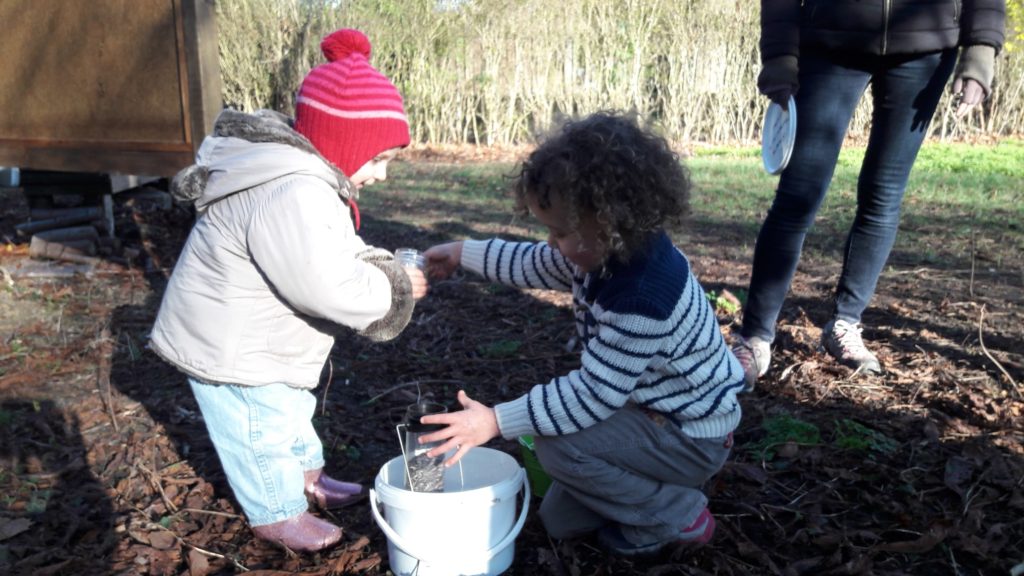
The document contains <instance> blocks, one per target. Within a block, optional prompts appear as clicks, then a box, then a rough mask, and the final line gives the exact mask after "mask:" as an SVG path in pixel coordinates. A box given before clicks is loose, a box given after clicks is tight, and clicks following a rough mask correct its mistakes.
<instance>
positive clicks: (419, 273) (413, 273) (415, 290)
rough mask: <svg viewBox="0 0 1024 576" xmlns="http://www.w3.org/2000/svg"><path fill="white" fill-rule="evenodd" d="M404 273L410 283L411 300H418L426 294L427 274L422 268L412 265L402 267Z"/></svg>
mask: <svg viewBox="0 0 1024 576" xmlns="http://www.w3.org/2000/svg"><path fill="white" fill-rule="evenodd" d="M403 270H405V273H406V274H407V275H408V276H409V282H411V283H412V298H413V300H419V299H420V298H423V297H424V296H426V295H427V289H428V287H429V286H428V284H427V276H426V274H424V273H423V270H420V269H419V268H413V267H412V266H405V267H403Z"/></svg>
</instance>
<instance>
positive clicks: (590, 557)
mask: <svg viewBox="0 0 1024 576" xmlns="http://www.w3.org/2000/svg"><path fill="white" fill-rule="evenodd" d="M116 210H117V216H118V230H119V232H118V235H119V237H121V238H122V240H123V242H124V244H125V246H126V247H128V248H131V249H134V250H136V251H137V255H136V254H135V252H129V253H128V255H129V262H128V265H122V264H117V263H113V262H105V263H104V264H102V265H101V266H99V267H96V268H94V269H92V270H91V271H90V272H89V273H88V274H87V275H84V274H78V275H67V273H68V272H73V271H74V270H73V269H69V268H66V267H65V268H61V267H58V268H56V269H54V268H52V267H51V268H46V269H43V268H39V267H38V266H39V265H38V264H36V263H34V262H32V261H31V260H30V259H29V258H28V256H27V246H26V244H25V243H24V241H23V240H21V239H19V238H18V237H17V235H16V234H15V233H14V225H15V224H17V223H18V222H21V221H24V220H25V218H26V216H27V207H26V206H25V204H24V202H23V199H22V197H21V195H20V194H18V193H15V192H10V191H8V192H0V234H2V236H0V237H2V238H4V240H5V242H4V243H0V267H2V271H0V276H2V277H0V282H2V283H3V285H2V286H0V313H2V317H0V336H2V339H0V430H2V437H0V493H2V494H3V497H2V498H3V499H2V502H0V572H3V573H8V574H33V575H48V574H87V575H90V574H153V575H173V574H188V575H193V576H200V575H206V574H231V573H241V572H245V571H249V573H250V574H260V575H266V574H291V573H303V574H321V575H327V574H368V575H377V574H387V573H388V569H389V567H388V557H387V540H386V538H385V536H384V535H383V534H382V532H381V530H380V529H379V528H378V527H377V526H376V525H375V523H374V522H373V520H372V518H371V515H370V511H369V506H359V507H354V508H350V509H346V510H343V511H341V512H340V513H337V514H330V513H326V512H323V511H319V512H318V513H320V514H323V515H324V516H326V517H328V518H331V519H333V520H335V521H336V522H337V523H339V524H340V525H342V526H343V527H344V529H345V537H344V540H343V542H342V544H341V545H339V546H338V547H335V548H333V549H331V550H328V551H326V552H324V553H321V554H314V555H308V554H299V555H296V554H291V553H289V552H287V551H284V550H281V549H278V548H275V547H273V546H270V545H267V544H264V543H261V542H260V541H257V540H255V539H254V538H253V536H252V532H251V531H250V530H249V528H248V527H247V526H246V524H245V522H244V519H243V518H242V517H241V516H240V509H239V507H238V505H237V503H235V502H234V500H233V497H232V494H231V491H230V489H229V488H228V486H227V484H226V481H225V479H224V475H223V473H222V471H221V468H220V465H219V463H218V461H217V457H216V454H215V453H214V451H213V449H212V446H211V444H210V442H209V440H208V438H207V435H206V431H205V428H204V425H203V422H202V420H201V418H200V416H199V413H198V409H197V407H196V405H195V402H194V400H193V399H192V396H191V394H190V393H189V391H188V389H187V385H186V383H185V380H184V378H183V376H182V375H181V374H179V373H178V372H176V371H175V370H174V369H172V368H171V367H169V366H168V365H166V364H164V363H163V362H161V361H160V360H159V359H158V358H156V357H155V356H154V355H153V354H152V353H151V352H149V351H147V349H146V338H147V334H148V331H149V328H150V326H151V323H152V321H153V319H154V317H155V313H156V310H157V307H158V305H159V301H160V298H161V295H162V291H163V287H164V285H165V283H166V277H167V275H168V274H169V272H170V270H171V269H172V267H173V265H174V261H175V258H176V255H177V252H178V250H179V249H180V246H181V244H182V242H183V239H184V237H185V234H187V230H188V227H189V225H190V223H191V221H192V220H191V219H192V216H191V214H190V213H189V212H188V211H187V210H184V209H181V208H172V209H170V210H166V209H163V208H160V207H155V206H152V205H147V204H146V203H144V202H132V201H130V199H127V198H118V200H117V202H116ZM388 219H389V214H387V213H386V210H385V211H384V212H383V213H382V212H378V213H376V214H372V215H368V214H364V218H363V232H362V233H363V235H364V237H365V238H366V239H367V241H368V242H370V243H373V244H376V245H379V246H381V247H384V248H388V249H394V248H396V247H399V246H420V247H425V246H428V245H430V244H432V243H434V242H436V241H438V240H443V239H444V238H443V237H439V236H438V234H437V233H436V232H429V233H428V232H427V231H424V230H420V229H417V228H414V227H408V226H406V227H400V228H396V227H395V226H393V225H392V226H384V225H383V224H385V223H386V222H387V221H388ZM385 229H386V230H387V233H386V234H385V233H383V232H382V231H383V230H385ZM396 230H398V231H397V232H396ZM1017 233H1020V231H1019V230H1018V232H1017ZM732 234H736V232H731V231H729V230H726V229H723V228H722V227H721V226H715V225H713V224H710V223H705V224H702V223H700V222H695V223H694V225H693V230H692V233H691V235H690V237H689V238H688V246H690V247H692V250H690V257H691V260H692V262H693V265H694V268H695V270H696V272H697V274H698V276H699V278H700V279H701V282H702V283H703V285H704V288H705V289H706V290H708V291H715V292H716V293H717V294H721V293H722V291H723V290H728V291H732V292H738V291H739V290H741V289H743V288H745V286H746V281H747V275H748V274H749V251H748V249H744V248H742V247H743V246H749V244H750V243H751V239H749V238H747V239H743V238H738V237H732V236H731V235H732ZM941 234H942V231H941V230H939V231H936V237H935V239H934V240H935V242H936V245H941V244H942V242H943V241H944V238H943V237H942V236H941ZM1004 256H1005V257H1004V258H1003V257H1001V258H999V259H998V260H997V259H995V258H989V260H986V261H984V262H978V263H975V262H974V261H973V259H972V261H970V262H949V263H948V265H938V266H937V265H929V266H919V265H916V264H915V263H913V261H912V259H911V260H910V261H906V262H902V261H900V259H899V258H896V259H895V262H894V265H893V267H892V269H891V270H888V271H887V272H886V273H885V275H884V276H883V279H882V282H881V283H880V286H879V292H878V295H877V297H876V299H875V301H874V302H873V305H872V307H871V309H870V310H869V312H868V314H867V316H866V318H865V324H866V325H867V326H868V328H867V330H866V332H865V336H866V338H867V339H869V340H870V341H872V342H874V343H876V347H877V349H878V351H879V353H880V357H881V359H882V360H883V362H884V364H885V366H886V367H887V370H888V371H887V373H886V375H884V376H881V377H865V376H861V375H855V374H852V373H851V371H849V370H847V369H845V368H842V367H840V366H837V365H836V364H834V363H833V362H830V361H829V360H828V359H827V358H826V357H824V356H823V355H822V354H821V353H819V352H818V351H817V349H816V348H817V346H816V343H817V338H818V336H819V334H820V330H819V328H818V326H820V324H821V323H823V322H824V320H825V319H826V315H827V313H828V310H829V308H828V299H829V294H830V290H831V286H832V285H833V283H834V281H835V274H836V269H835V265H834V262H829V263H823V262H814V261H809V262H804V263H803V264H801V268H800V271H799V274H798V277H797V279H796V283H795V284H794V287H793V292H792V294H791V297H790V299H789V300H788V301H787V305H786V308H785V309H784V311H783V316H782V318H781V319H780V326H781V328H780V334H779V340H778V343H777V348H776V352H775V358H774V361H773V365H772V369H771V371H770V372H769V374H768V375H767V376H766V378H765V379H763V380H762V381H761V382H759V384H758V387H757V389H756V390H755V391H754V392H752V393H750V394H746V395H744V397H743V398H742V406H743V410H744V419H743V422H742V424H741V426H740V428H739V430H738V431H737V433H736V447H735V450H734V454H733V456H732V458H731V459H730V461H729V463H728V464H727V465H726V466H725V468H724V469H723V470H722V471H721V472H720V473H719V474H718V475H717V476H716V477H715V478H714V480H713V481H712V482H711V483H710V484H709V485H708V486H707V487H706V492H707V494H708V496H709V499H710V509H711V510H712V512H713V513H714V514H715V517H716V519H717V525H718V530H717V532H716V536H715V539H714V541H713V544H712V545H711V546H709V547H706V548H704V549H701V550H698V551H683V550H672V551H667V552H666V553H664V554H661V555H659V556H658V557H656V558H651V559H644V560H626V559H621V558H615V557H611V556H608V555H607V554H606V553H604V552H603V551H602V550H601V548H600V546H599V545H598V544H597V543H596V542H595V541H593V540H591V539H582V540H579V541H571V542H555V541H552V540H551V539H549V538H548V537H547V535H546V534H545V532H544V529H543V527H542V526H541V524H540V520H539V518H538V516H537V514H536V507H537V505H538V500H537V499H534V500H533V501H532V502H531V503H530V513H529V516H528V518H527V521H526V524H525V526H524V528H523V530H522V532H521V534H520V535H519V537H518V538H517V539H516V541H515V560H514V563H513V565H512V568H511V569H510V570H509V572H508V573H509V574H516V575H519V574H522V575H526V574H555V575H572V576H578V575H640V574H645V575H654V576H660V575H669V574H687V575H706V574H723V575H743V574H777V575H787V576H788V575H801V574H830V575H861V574H863V575H867V574H879V575H883V574H884V575H889V574H892V575H896V574H928V575H931V574H949V575H975V574H993V575H995V574H999V575H1006V574H1009V573H1010V571H1011V569H1012V568H1013V567H1015V566H1019V565H1021V564H1022V563H1024V429H1022V428H1024V426H1022V422H1024V420H1022V411H1024V401H1022V393H1024V308H1022V306H1024V265H1022V258H1021V257H1020V255H1019V254H1017V253H1013V254H1008V255H1004ZM996 261H998V262H1001V265H1000V266H999V267H996V266H995V264H993V262H996ZM976 264H977V265H976ZM55 274H56V275H57V276H54V275H55ZM567 304H568V302H567V300H566V298H565V297H564V296H563V295H558V294H551V293H546V292H542V291H518V290H512V289H504V288H494V287H490V286H487V285H485V284H483V283H482V282H480V281H479V280H478V279H475V278H472V277H458V278H455V279H452V280H449V281H445V282H442V283H437V284H435V285H433V286H432V289H431V294H430V296H429V297H428V298H426V299H425V300H423V301H422V302H421V303H420V305H419V306H418V308H417V311H416V313H415V316H414V318H413V321H412V323H411V324H410V326H409V327H408V329H407V330H406V331H405V332H404V333H403V334H402V335H401V336H400V337H399V338H398V339H396V340H395V341H393V342H390V343H386V344H371V343H368V342H364V341H361V340H360V339H358V338H357V337H355V336H352V337H351V338H340V339H339V340H338V342H337V345H336V346H335V349H334V351H333V353H332V355H331V361H330V363H329V365H328V366H327V367H325V371H324V375H323V379H322V383H321V386H320V387H319V388H318V389H317V390H316V391H315V393H316V395H317V398H318V401H319V404H318V407H317V417H316V421H315V423H316V426H317V428H318V430H319V431H320V433H321V438H322V439H323V441H324V446H325V452H326V456H327V459H328V465H327V472H328V473H330V474H331V475H333V476H335V477H338V478H342V479H346V480H354V481H361V482H364V483H367V484H370V483H372V481H373V479H374V478H375V476H376V475H377V473H378V471H379V469H380V467H381V465H382V464H383V463H384V462H386V461H387V460H389V459H391V458H393V457H395V456H397V455H398V454H399V447H398V444H397V441H396V437H395V432H394V424H395V423H396V422H397V421H398V419H399V418H400V416H401V412H402V411H403V410H404V407H405V406H406V405H407V404H409V403H410V402H411V401H413V400H415V399H416V397H417V394H418V393H419V394H421V395H422V396H424V397H428V398H432V399H436V400H438V401H442V402H444V403H448V404H451V403H452V402H453V400H454V396H455V392H456V391H457V390H458V389H460V388H463V389H466V390H467V392H469V394H470V395H471V396H473V397H475V398H477V399H479V400H481V401H483V402H486V403H494V402H499V401H503V400H507V399H511V398H514V397H516V396H517V395H519V394H521V393H523V392H524V391H525V390H527V388H528V387H529V386H530V385H532V384H534V383H536V382H543V381H546V380H547V379H548V378H549V377H550V376H551V375H553V374H555V373H557V372H559V371H566V370H569V369H572V368H573V367H574V366H575V362H576V358H575V356H574V355H573V354H571V353H568V352H566V351H565V343H566V341H567V340H568V339H569V337H570V330H571V327H572V322H571V317H570V314H569V311H568V308H567ZM719 320H720V323H721V325H722V327H723V330H725V331H726V333H729V332H730V331H731V330H733V329H734V328H736V327H737V326H738V322H739V317H738V314H737V313H735V312H731V311H729V310H727V308H726V307H723V308H720V309H719ZM490 446H491V447H493V448H497V449H500V450H504V451H507V452H509V453H510V454H513V455H515V456H516V457H517V458H519V457H520V455H519V447H518V445H517V444H515V443H513V442H509V441H495V442H492V444H491V445H490Z"/></svg>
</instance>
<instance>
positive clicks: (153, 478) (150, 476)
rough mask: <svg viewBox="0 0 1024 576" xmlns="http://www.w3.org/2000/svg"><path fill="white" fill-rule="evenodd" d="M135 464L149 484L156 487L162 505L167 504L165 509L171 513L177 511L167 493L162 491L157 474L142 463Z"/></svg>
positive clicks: (162, 487)
mask: <svg viewBox="0 0 1024 576" xmlns="http://www.w3.org/2000/svg"><path fill="white" fill-rule="evenodd" d="M136 466H137V467H138V469H139V470H140V471H141V472H142V473H143V475H145V476H146V480H149V483H150V485H151V486H153V487H154V488H156V491H157V492H159V493H160V499H161V500H163V502H164V506H167V509H168V510H170V511H171V512H172V513H174V512H177V511H178V507H177V506H175V505H174V502H171V499H170V498H168V497H167V493H166V492H164V486H163V484H162V483H161V482H160V478H159V477H158V476H157V474H156V473H155V472H153V471H152V470H150V469H149V468H146V466H145V465H143V464H136Z"/></svg>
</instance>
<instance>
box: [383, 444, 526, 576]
mask: <svg viewBox="0 0 1024 576" xmlns="http://www.w3.org/2000/svg"><path fill="white" fill-rule="evenodd" d="M460 462H461V464H462V466H461V470H460V466H459V465H455V466H452V467H451V468H448V469H447V470H445V473H444V492H412V491H410V490H407V489H406V483H405V462H404V460H403V459H402V457H401V456H398V457H396V458H392V459H391V460H390V461H389V462H388V463H387V464H385V465H384V466H382V467H381V469H380V473H379V474H377V478H376V479H375V480H374V482H373V486H374V487H373V488H371V489H370V507H371V509H372V511H373V518H374V520H376V521H377V525H378V526H380V529H381V530H382V531H383V532H384V534H385V535H386V536H387V537H388V560H389V563H390V566H391V571H392V572H394V573H395V574H396V576H413V575H415V576H441V575H443V576H452V575H455V574H466V575H473V576H478V575H479V576H482V575H495V574H500V573H502V572H504V571H505V570H507V569H508V568H509V566H511V565H512V558H513V556H514V554H515V546H514V545H513V543H514V542H515V539H516V536H518V535H519V532H520V530H522V529H523V524H524V523H525V522H526V512H527V510H528V509H529V506H530V484H529V482H527V481H526V472H525V471H524V470H523V469H522V468H521V467H520V466H519V463H518V462H516V460H515V458H513V457H511V456H509V455H508V454H506V453H504V452H501V451H498V450H492V449H490V448H479V447H478V448H472V449H471V450H470V451H469V452H467V453H466V455H465V456H463V457H462V460H461V461H460ZM520 490H523V504H522V510H521V511H520V513H519V517H518V519H517V518H516V495H517V494H518V493H519V491H520ZM381 509H383V514H381V511H382V510H381Z"/></svg>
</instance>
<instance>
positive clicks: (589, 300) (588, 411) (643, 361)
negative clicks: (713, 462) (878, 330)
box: [462, 234, 743, 438]
mask: <svg viewBox="0 0 1024 576" xmlns="http://www.w3.org/2000/svg"><path fill="white" fill-rule="evenodd" d="M462 267H463V268H465V269H467V270H470V271H473V272H476V273H477V274H480V275H482V276H483V277H484V278H486V279H488V280H491V281H494V282H501V283H503V284H509V285H512V286H518V287H522V288H547V289H555V290H567V291H568V290H571V291H572V294H573V309H574V312H575V315H576V328H577V331H578V333H579V336H580V339H581V341H582V342H583V357H582V362H581V366H580V368H579V369H576V370H573V371H572V372H570V373H568V374H565V375H563V376H558V377H556V378H553V379H552V380H551V381H550V382H548V383H547V384H538V385H536V386H534V387H533V388H532V389H531V390H530V391H529V392H528V393H527V394H525V395H523V396H521V397H520V398H518V399H516V400H513V401H511V402H506V403H502V404H498V405H496V406H495V407H494V409H495V413H496V415H497V418H498V427H499V428H500V429H501V434H502V436H504V437H505V438H515V437H517V436H521V435H523V434H541V435H548V436H550V435H560V434H571V433H573V432H577V431H579V430H582V429H584V428H586V427H588V426H592V425H594V424H596V423H598V422H601V421H602V420H605V419H606V418H608V417H609V416H611V415H612V414H613V413H614V412H615V411H616V410H618V409H619V408H622V406H623V405H625V404H626V402H627V401H632V402H634V403H636V404H637V405H639V406H641V407H643V408H647V409H650V410H654V411H657V412H659V413H661V414H663V415H664V416H665V417H667V418H668V419H670V420H671V421H673V422H675V423H676V424H677V425H678V426H679V427H680V428H681V429H682V430H683V431H684V432H685V433H686V434H688V435H690V436H692V437H695V438H715V437H719V436H725V435H726V434H728V433H729V432H732V431H733V430H734V429H735V428H736V426H737V425H738V424H739V421H740V406H739V403H738V402H737V401H736V394H737V393H738V392H740V391H741V390H742V389H743V369H742V368H741V367H740V364H739V362H738V361H737V360H736V358H735V357H734V356H733V354H732V352H731V351H730V350H729V347H728V346H726V343H725V339H724V338H723V337H722V332H721V330H720V329H719V326H718V322H717V320H716V319H715V314H714V310H713V309H712V308H711V305H710V303H709V302H708V300H707V298H706V297H705V295H704V290H703V289H702V288H701V286H700V284H699V283H698V282H697V279H696V278H695V277H694V276H693V274H692V272H691V271H690V265H689V262H687V260H686V257H685V256H683V254H682V253H681V252H680V251H679V250H678V249H677V248H676V247H675V246H674V245H673V244H672V241H671V239H670V238H669V237H668V236H667V235H665V234H661V235H659V236H658V237H656V238H655V239H654V240H653V241H652V242H651V244H650V247H649V249H648V250H647V251H646V252H645V253H644V254H639V255H636V256H634V257H633V259H632V260H631V261H630V262H629V263H628V264H625V265H622V264H618V265H614V264H613V265H610V266H609V269H608V272H609V274H606V275H605V277H603V278H602V277H601V276H600V275H599V274H596V273H593V274H585V273H583V272H581V271H580V270H578V269H577V268H576V266H575V265H574V264H572V262H570V261H569V260H567V259H566V258H565V257H563V256H562V254H561V253H560V252H558V250H556V249H553V248H551V247H550V246H548V244H547V243H544V242H540V243H529V242H505V241H503V240H497V239H492V240H467V241H466V242H465V243H464V244H463V248H462Z"/></svg>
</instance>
